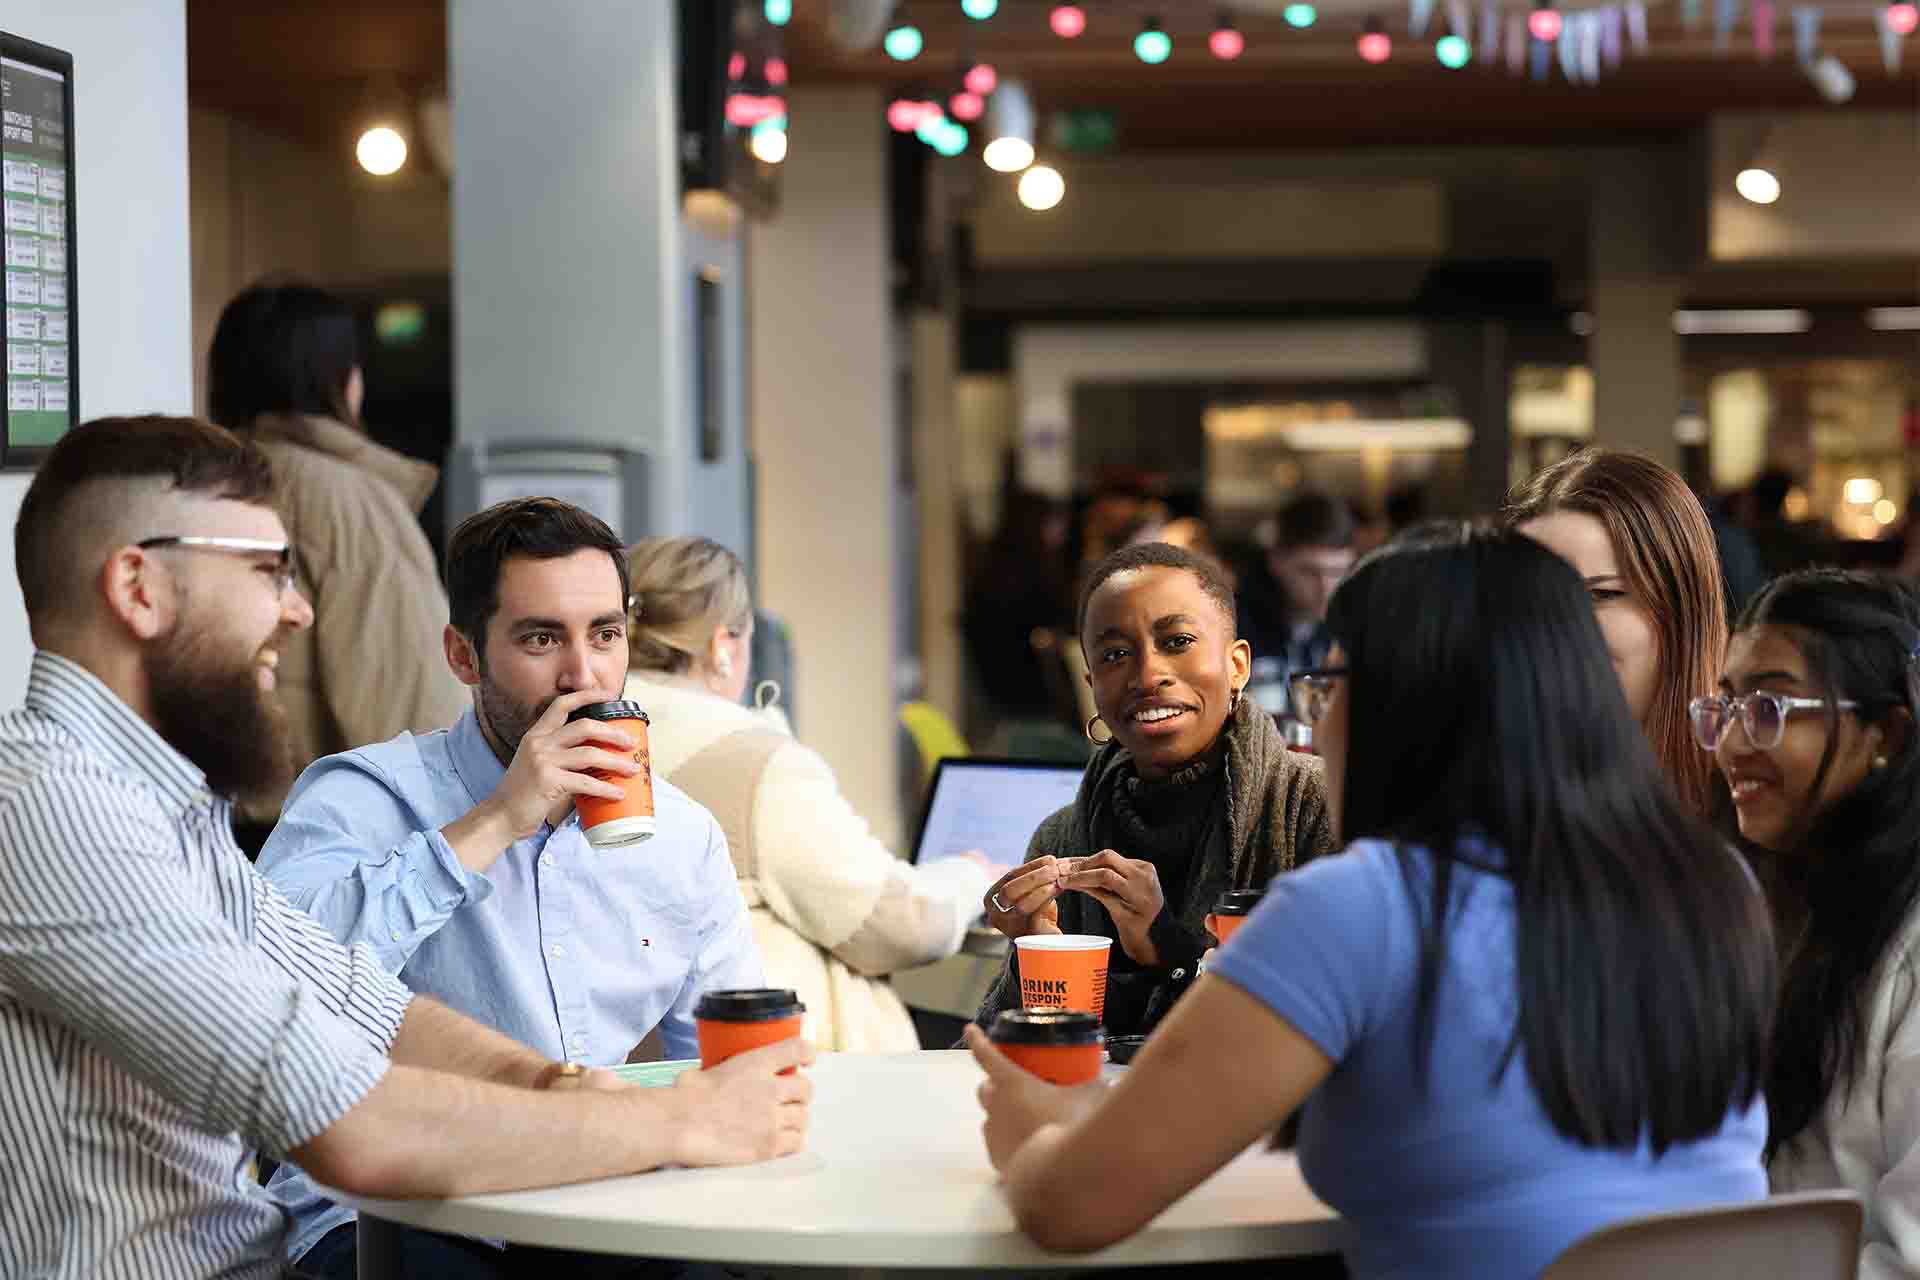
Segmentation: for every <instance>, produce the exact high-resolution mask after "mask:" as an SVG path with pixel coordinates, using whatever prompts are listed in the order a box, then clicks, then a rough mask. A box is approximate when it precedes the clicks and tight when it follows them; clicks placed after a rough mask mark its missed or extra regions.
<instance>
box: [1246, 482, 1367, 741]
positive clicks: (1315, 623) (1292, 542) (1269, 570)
mask: <svg viewBox="0 0 1920 1280" xmlns="http://www.w3.org/2000/svg"><path fill="white" fill-rule="evenodd" d="M1275 524H1276V531H1275V534H1274V542H1273V546H1272V547H1271V548H1270V549H1268V551H1267V552H1266V554H1265V555H1264V556H1262V557H1260V558H1259V559H1258V560H1257V561H1255V562H1254V563H1252V564H1250V565H1249V566H1248V567H1247V570H1246V571H1245V572H1243V573H1242V574H1241V575H1240V581H1239V584H1238V594H1239V599H1240V619H1239V626H1240V638H1241V639H1243V640H1245V641H1246V642H1247V643H1248V644H1249V645H1250V646H1252V649H1253V658H1252V663H1253V665H1252V668H1251V670H1252V674H1251V677H1250V679H1251V688H1250V690H1249V692H1250V693H1251V694H1252V695H1253V697H1254V700H1255V701H1256V702H1258V703H1259V704H1260V705H1261V706H1262V707H1264V708H1265V709H1266V710H1267V711H1269V712H1272V713H1274V714H1285V713H1287V712H1288V711H1289V710H1290V708H1289V707H1288V705H1287V692H1286V691H1287V680H1288V677H1289V676H1290V675H1291V674H1292V673H1293V672H1295V671H1305V670H1306V669H1308V668H1309V667H1316V666H1319V665H1320V664H1321V663H1322V662H1324V661H1325V660H1326V656H1327V648H1328V646H1329V645H1330V644H1331V643H1332V641H1331V640H1330V638H1329V637H1328V635H1327V629H1326V616H1327V601H1328V600H1329V599H1331V598H1332V596H1333V589H1334V587H1336V586H1338V585H1339V583H1340V579H1341V577H1342V576H1344V575H1345V574H1346V572H1347V570H1348V569H1350V568H1352V567H1353V560H1354V542H1355V537H1356V534H1357V528H1356V526H1355V524H1354V519H1353V511H1352V509H1351V508H1350V507H1348V506H1347V504H1346V503H1345V502H1343V501H1341V500H1340V499H1338V498H1335V497H1332V496H1331V495H1329V494H1324V493H1316V492H1312V491H1307V492H1302V493H1298V494H1295V495H1294V496H1293V497H1292V498H1290V499H1289V500H1288V501H1287V502H1286V503H1285V504H1283V505H1282V506H1281V508H1280V510H1279V513H1278V515H1277V517H1276V520H1275Z"/></svg>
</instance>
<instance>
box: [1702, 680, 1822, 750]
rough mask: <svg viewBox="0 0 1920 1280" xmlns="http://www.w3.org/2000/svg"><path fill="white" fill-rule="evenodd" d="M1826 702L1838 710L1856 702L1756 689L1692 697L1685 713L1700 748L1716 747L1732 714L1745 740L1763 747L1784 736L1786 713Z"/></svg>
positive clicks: (1819, 707) (1814, 708)
mask: <svg viewBox="0 0 1920 1280" xmlns="http://www.w3.org/2000/svg"><path fill="white" fill-rule="evenodd" d="M1829 706H1831V707H1833V708H1834V709H1836V710H1839V711H1854V710H1857V709H1858V708H1859V706H1860V704H1859V703H1857V702H1849V701H1846V700H1844V699H1842V700H1837V701H1830V700H1828V699H1826V698H1791V697H1788V696H1787V695H1786V694H1784V693H1767V692H1766V691H1764V690H1756V691H1754V692H1753V693H1749V694H1745V695H1744V696H1741V697H1738V698H1730V697H1728V696H1727V695H1726V694H1724V693H1716V694H1713V695H1711V696H1710V697H1705V698H1695V699H1694V700H1693V701H1692V702H1689V703H1688V704H1687V714H1688V715H1689V716H1690V717H1691V718H1692V720H1693V740H1694V741H1695V742H1698V743H1699V744H1700V748H1701V750H1703V751H1718V750H1719V749H1720V744H1721V742H1723V741H1724V740H1725V739H1726V736H1727V730H1729V729H1731V728H1732V727H1733V722H1734V719H1735V718H1736V717H1738V718H1739V721H1740V727H1741V728H1743V729H1745V730H1746V731H1747V741H1748V742H1750V743H1752V744H1753V745H1754V746H1755V747H1757V748H1759V749H1760V750H1762V751H1765V750H1768V749H1770V748H1773V747H1777V746H1779V745H1780V739H1781V738H1783V737H1784V736H1786V732H1787V717H1788V716H1790V715H1792V714H1794V713H1795V712H1796V711H1819V710H1822V709H1824V708H1826V707H1829Z"/></svg>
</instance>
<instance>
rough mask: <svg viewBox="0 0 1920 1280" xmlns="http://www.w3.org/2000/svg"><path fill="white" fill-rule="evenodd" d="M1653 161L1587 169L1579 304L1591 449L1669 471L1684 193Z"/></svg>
mask: <svg viewBox="0 0 1920 1280" xmlns="http://www.w3.org/2000/svg"><path fill="white" fill-rule="evenodd" d="M1661 161H1662V157H1660V156H1659V155H1658V154H1651V155H1650V154H1645V153H1639V152H1625V153H1618V154H1613V155H1604V156H1602V157H1601V158H1600V159H1599V161H1598V162H1597V163H1596V165H1595V172H1594V178H1593V202H1592V208H1591V225H1590V237H1591V239H1590V252H1589V256H1588V262H1589V275H1590V281H1589V286H1588V292H1589V305H1590V307H1591V309H1592V314H1593V336H1592V337H1590V338H1589V339H1588V340H1587V352H1588V362H1589V363H1590V365H1591V366H1592V368H1593V381H1594V408H1593V438H1594V441H1595V443H1598V444H1605V445H1612V446H1614V447H1616V448H1621V449H1632V450H1634V451H1636V452H1639V453H1644V454H1646V455H1648V456H1649V457H1652V458H1654V459H1656V460H1657V461H1660V462H1663V463H1665V464H1666V465H1668V466H1670V467H1673V466H1678V465H1679V461H1680V450H1679V446H1678V445H1677V444H1676V443H1675V442H1674V437H1673V424H1674V419H1675V418H1676V417H1678V416H1679V413H1680V400H1681V397H1682V396H1683V395H1684V394H1685V390H1684V387H1683V385H1682V381H1681V377H1680V340H1679V338H1678V337H1676V336H1675V335H1674V332H1673V312H1674V308H1675V307H1677V306H1678V305H1679V303H1680V300H1681V298H1682V296H1683V295H1682V292H1681V289H1682V280H1683V277H1682V274H1681V270H1680V267H1681V265H1682V264H1681V263H1680V262H1679V261H1678V260H1677V259H1679V258H1682V257H1684V256H1685V255H1686V253H1687V252H1688V250H1687V247H1686V246H1687V244H1688V243H1689V242H1688V239H1687V237H1686V236H1685V235H1684V234H1683V233H1682V232H1681V231H1679V230H1677V228H1679V227H1681V226H1682V225H1683V224H1684V223H1685V220H1686V218H1687V217H1688V210H1689V205H1688V203H1687V200H1686V195H1685V191H1684V188H1683V187H1682V186H1680V185H1679V184H1676V183H1675V182H1674V181H1673V180H1672V177H1673V175H1672V172H1671V169H1670V166H1667V165H1665V164H1663V163H1662V162H1661Z"/></svg>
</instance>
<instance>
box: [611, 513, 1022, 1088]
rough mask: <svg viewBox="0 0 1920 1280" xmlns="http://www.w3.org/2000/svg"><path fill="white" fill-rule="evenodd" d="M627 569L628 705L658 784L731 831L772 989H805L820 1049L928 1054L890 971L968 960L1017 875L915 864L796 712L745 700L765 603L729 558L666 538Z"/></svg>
mask: <svg viewBox="0 0 1920 1280" xmlns="http://www.w3.org/2000/svg"><path fill="white" fill-rule="evenodd" d="M629 560H630V563H631V566H632V580H633V609H634V619H633V622H632V624H631V626H630V627H629V631H628V639H629V646H630V653H631V657H630V659H629V661H630V665H631V666H632V668H633V670H632V672H631V674H630V676H629V678H628V680H627V689H626V696H627V697H629V698H631V699H634V700H635V701H637V702H639V703H640V704H641V706H643V707H644V708H646V710H647V713H648V715H649V716H651V717H652V730H651V740H652V752H653V768H654V772H655V774H656V775H657V776H660V777H664V778H666V779H668V780H669V781H670V782H672V783H673V784H674V785H675V786H677V787H679V788H680V789H681V790H682V791H685V792H686V793H687V794H688V795H691V796H692V797H693V798H694V799H695V800H698V801H699V802H700V803H701V804H703V805H705V806H706V807H707V808H708V809H709V810H711V811H712V813H713V815H714V817H715V818H717V819H718V820H719V822H720V826H721V829H722V830H723V831H725V832H726V836H727V845H728V847H729V849H731V850H732V853H733V865H734V870H735V872H736V874H737V875H738V876H739V880H740V890H741V892H742V893H743V894H745V895H746V899H747V906H748V908H749V910H750V913H751V919H752V921H753V932H754V939H755V941H756V942H758V944H759V946H760V958H761V963H762V964H763V965H764V967H765V969H766V975H767V982H768V984H769V985H771V986H776V987H792V988H794V989H795V990H796V991H798V992H799V993H800V999H801V1000H802V1002H804V1003H805V1004H806V1006H807V1014H806V1025H805V1028H804V1034H805V1035H806V1036H807V1038H809V1039H810V1040H812V1041H813V1042H814V1043H815V1044H817V1045H819V1046H820V1047H821V1048H822V1049H829V1050H837V1051H841V1052H856V1053H858V1052H874V1053H881V1052H898V1051H905V1050H913V1049H917V1048H919V1047H920V1044H919V1040H918V1037H917V1036H916V1035H915V1033H914V1028H913V1022H912V1020H911V1019H910V1018H909V1017H908V1015H907V1010H906V1006H905V1005H904V1004H902V1003H901V1000H900V997H899V996H898V995H896V994H894V991H893V988H892V986H891V985H889V983H888V982H887V978H886V975H887V974H889V973H892V972H894V971H895V970H898V969H907V968H911V967H913V966H915V965H922V964H928V963H931V962H932V961H935V960H940V959H944V958H945V957H947V956H950V955H952V954H953V953H954V952H955V951H957V950H958V949H959V947H960V944H961V942H962V941H964V940H965V937H966V931H967V926H968V924H969V923H971V922H972V921H973V920H974V919H975V918H977V917H978V916H979V914H980V896H981V894H983V893H985V892H986V889H987V886H988V885H990V884H992V883H993V881H994V879H995V878H996V877H997V876H998V875H999V874H1000V872H1001V870H1003V868H999V867H994V866H992V865H991V864H989V863H988V862H987V860H986V858H985V857H984V856H981V855H978V854H973V855H967V856H963V857H959V858H953V859H948V860H942V861H940V862H938V863H932V864H930V865H928V866H924V867H914V866H909V865H908V864H907V863H905V862H903V861H901V860H900V859H899V858H897V857H895V856H894V855H893V853H892V852H891V851H890V850H889V849H888V848H887V847H886V845H885V844H883V843H882V842H881V841H880V840H879V839H878V838H877V837H875V835H874V834H873V832H872V831H871V830H870V829H869V828H868V826H867V823H866V821H865V820H864V819H863V818H861V817H860V815H859V814H858V813H855V812H854V810H853V806H852V805H850V804H848V803H847V799H846V797H845V796H843V795H842V794H841V793H840V786H839V783H838V782H836V781H835V779H834V776H833V770H832V769H831V768H829V767H828V765H827V762H826V761H825V760H824V759H822V758H821V757H820V755H819V754H818V753H817V752H814V751H811V750H809V749H808V748H806V747H804V746H802V745H801V744H800V743H799V742H798V741H797V740H795V738H794V737H793V734H792V732H791V730H790V729H789V728H788V727H787V723H786V719H785V717H784V716H782V715H780V714H779V712H778V711H777V710H775V709H766V710H763V709H759V708H754V707H748V706H745V705H742V702H741V698H742V697H743V696H744V694H745V692H746V688H747V684H748V681H749V679H750V672H749V669H748V662H749V656H748V655H749V653H750V652H751V644H752V639H753V607H752V603H751V598H750V596H749V593H748V588H747V576H746V571H745V569H744V568H743V567H742V566H741V563H740V560H739V558H738V557H737V556H735V555H734V554H733V553H732V552H731V551H728V550H727V549H726V548H725V547H722V546H720V545H719V544H718V543H715V542H712V541H710V540H708V539H706V538H652V539H648V540H647V541H644V542H641V543H639V544H637V545H636V546H634V547H633V548H632V549H631V551H630V553H629ZM883 728H885V729H888V730H890V729H891V726H883Z"/></svg>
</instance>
